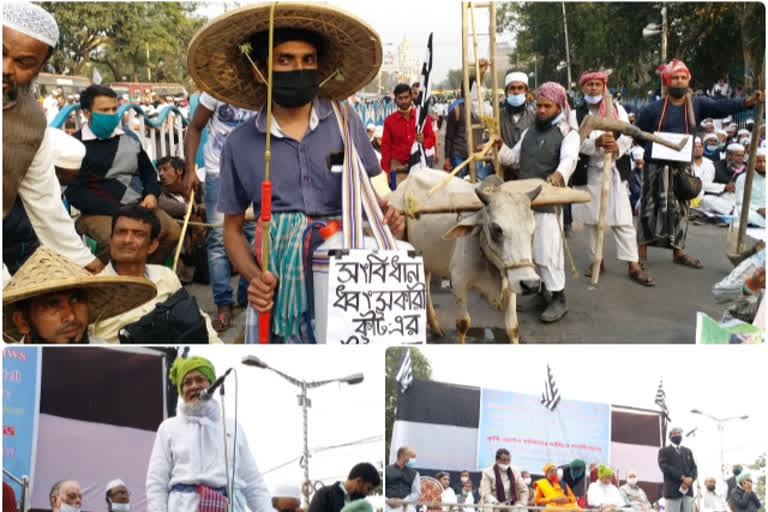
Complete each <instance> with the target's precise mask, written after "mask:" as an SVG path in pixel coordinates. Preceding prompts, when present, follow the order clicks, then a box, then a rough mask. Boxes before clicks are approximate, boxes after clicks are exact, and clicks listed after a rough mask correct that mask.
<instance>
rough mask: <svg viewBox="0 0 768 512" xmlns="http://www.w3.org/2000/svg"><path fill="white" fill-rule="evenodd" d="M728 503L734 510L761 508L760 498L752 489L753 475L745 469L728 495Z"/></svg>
mask: <svg viewBox="0 0 768 512" xmlns="http://www.w3.org/2000/svg"><path fill="white" fill-rule="evenodd" d="M728 504H729V505H730V506H731V508H732V509H733V512H757V511H758V510H760V506H761V505H760V500H759V499H758V497H757V495H756V494H755V491H754V489H752V475H750V474H749V472H748V471H744V472H742V473H741V474H739V476H738V477H736V487H734V488H733V491H731V494H730V496H728Z"/></svg>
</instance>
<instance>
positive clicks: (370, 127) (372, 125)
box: [365, 123, 376, 130]
mask: <svg viewBox="0 0 768 512" xmlns="http://www.w3.org/2000/svg"><path fill="white" fill-rule="evenodd" d="M365 129H366V130H375V129H376V125H375V124H373V123H368V124H367V125H366V126H365Z"/></svg>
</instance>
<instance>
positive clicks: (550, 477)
mask: <svg viewBox="0 0 768 512" xmlns="http://www.w3.org/2000/svg"><path fill="white" fill-rule="evenodd" d="M547 480H549V481H550V482H557V475H547Z"/></svg>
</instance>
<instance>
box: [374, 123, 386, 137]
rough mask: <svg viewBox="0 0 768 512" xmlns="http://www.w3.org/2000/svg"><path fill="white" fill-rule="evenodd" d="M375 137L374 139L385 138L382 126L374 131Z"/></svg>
mask: <svg viewBox="0 0 768 512" xmlns="http://www.w3.org/2000/svg"><path fill="white" fill-rule="evenodd" d="M373 136H374V137H383V136H384V127H383V126H381V125H378V126H377V127H376V129H375V130H373Z"/></svg>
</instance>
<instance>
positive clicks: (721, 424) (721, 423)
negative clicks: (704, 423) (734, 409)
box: [691, 409, 749, 482]
mask: <svg viewBox="0 0 768 512" xmlns="http://www.w3.org/2000/svg"><path fill="white" fill-rule="evenodd" d="M691 413H692V414H701V415H702V416H706V417H707V418H709V419H711V420H712V421H714V422H715V423H716V424H717V431H718V433H719V434H720V476H721V477H722V479H723V482H725V454H724V449H725V448H724V446H725V436H724V433H725V424H726V423H728V422H729V421H733V420H746V419H747V418H749V415H747V414H745V415H743V416H730V417H728V418H718V417H716V416H713V415H711V414H708V413H706V412H703V411H700V410H699V409H691Z"/></svg>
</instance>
